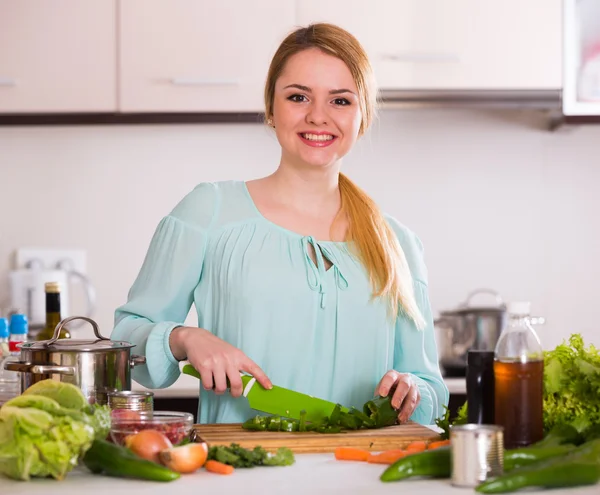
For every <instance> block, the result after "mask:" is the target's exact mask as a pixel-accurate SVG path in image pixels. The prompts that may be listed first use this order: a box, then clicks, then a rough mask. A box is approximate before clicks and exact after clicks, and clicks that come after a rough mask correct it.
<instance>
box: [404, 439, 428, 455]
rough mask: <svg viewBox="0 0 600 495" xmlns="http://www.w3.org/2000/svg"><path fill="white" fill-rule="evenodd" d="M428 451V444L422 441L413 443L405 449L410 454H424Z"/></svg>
mask: <svg viewBox="0 0 600 495" xmlns="http://www.w3.org/2000/svg"><path fill="white" fill-rule="evenodd" d="M426 449H427V444H426V443H425V442H422V441H418V442H412V443H410V444H408V445H407V446H406V447H405V450H406V451H408V452H409V453H414V452H423V451H424V450H426Z"/></svg>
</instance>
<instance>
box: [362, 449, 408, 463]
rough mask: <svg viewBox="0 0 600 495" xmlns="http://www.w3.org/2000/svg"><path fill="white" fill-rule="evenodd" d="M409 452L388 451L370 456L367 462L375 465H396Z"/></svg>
mask: <svg viewBox="0 0 600 495" xmlns="http://www.w3.org/2000/svg"><path fill="white" fill-rule="evenodd" d="M407 454H408V452H406V451H405V450H387V451H385V452H381V453H379V454H369V458H368V459H367V462H370V463H373V464H394V462H396V461H397V460H398V459H402V458H403V457H404V456H406V455H407Z"/></svg>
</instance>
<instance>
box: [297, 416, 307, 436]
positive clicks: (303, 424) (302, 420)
mask: <svg viewBox="0 0 600 495" xmlns="http://www.w3.org/2000/svg"><path fill="white" fill-rule="evenodd" d="M298 431H306V411H300V423H299V424H298Z"/></svg>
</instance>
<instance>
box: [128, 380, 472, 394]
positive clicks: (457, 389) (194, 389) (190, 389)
mask: <svg viewBox="0 0 600 495" xmlns="http://www.w3.org/2000/svg"><path fill="white" fill-rule="evenodd" d="M444 382H445V383H446V386H447V387H448V390H449V391H450V393H451V394H466V393H467V384H466V379H465V378H444ZM199 387H200V385H199V383H198V380H197V379H196V378H194V377H193V376H189V375H183V374H182V375H181V376H180V377H179V379H178V380H177V381H176V382H175V383H174V384H173V385H171V386H170V387H169V388H163V389H147V388H145V387H142V386H141V385H140V384H139V383H136V382H133V383H132V385H131V388H132V389H133V390H142V391H148V390H150V391H151V392H154V397H156V398H159V399H162V398H197V397H198V393H199Z"/></svg>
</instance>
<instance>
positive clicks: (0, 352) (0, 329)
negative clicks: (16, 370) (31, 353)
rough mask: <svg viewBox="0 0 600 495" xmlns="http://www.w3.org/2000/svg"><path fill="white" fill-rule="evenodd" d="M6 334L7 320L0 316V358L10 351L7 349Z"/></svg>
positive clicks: (7, 333) (7, 334) (7, 332)
mask: <svg viewBox="0 0 600 495" xmlns="http://www.w3.org/2000/svg"><path fill="white" fill-rule="evenodd" d="M8 336H9V331H8V320H7V319H6V318H0V360H1V359H2V358H3V357H6V356H8V355H9V353H10V351H9V350H8ZM1 372H2V370H0V373H1Z"/></svg>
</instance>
